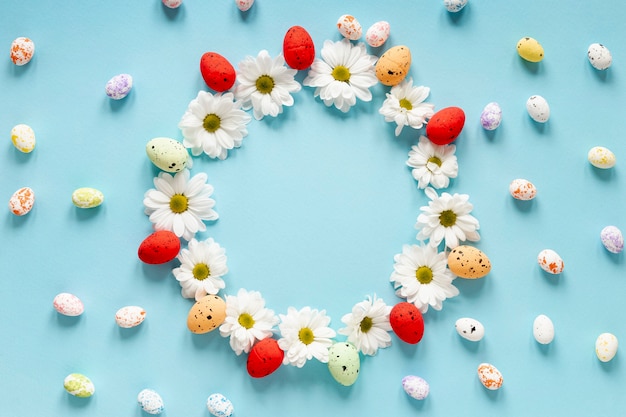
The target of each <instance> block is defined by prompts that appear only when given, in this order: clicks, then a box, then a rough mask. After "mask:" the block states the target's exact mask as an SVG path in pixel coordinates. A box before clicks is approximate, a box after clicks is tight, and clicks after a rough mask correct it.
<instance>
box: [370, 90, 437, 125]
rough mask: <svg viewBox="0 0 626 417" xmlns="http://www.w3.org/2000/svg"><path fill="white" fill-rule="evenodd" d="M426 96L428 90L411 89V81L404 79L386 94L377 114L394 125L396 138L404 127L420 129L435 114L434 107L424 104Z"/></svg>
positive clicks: (428, 92)
mask: <svg viewBox="0 0 626 417" xmlns="http://www.w3.org/2000/svg"><path fill="white" fill-rule="evenodd" d="M428 94H430V88H428V87H424V86H419V87H413V79H411V78H409V79H408V80H407V79H404V81H402V82H401V83H400V84H398V85H396V86H394V87H392V88H391V91H390V92H389V93H387V98H386V99H385V101H384V102H383V106H382V107H381V108H380V110H378V112H379V113H380V114H382V115H383V116H385V121H386V122H395V123H396V125H397V126H396V132H395V133H396V136H399V135H400V132H402V128H403V127H404V126H411V127H412V128H413V129H420V128H421V127H422V126H423V125H424V123H425V122H426V121H427V119H430V118H431V117H432V116H433V114H435V110H434V109H435V105H434V104H431V103H424V100H426V97H428Z"/></svg>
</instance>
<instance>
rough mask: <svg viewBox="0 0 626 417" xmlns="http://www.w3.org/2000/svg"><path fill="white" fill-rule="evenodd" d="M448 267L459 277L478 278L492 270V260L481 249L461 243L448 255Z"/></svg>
mask: <svg viewBox="0 0 626 417" xmlns="http://www.w3.org/2000/svg"><path fill="white" fill-rule="evenodd" d="M448 268H450V271H451V272H452V273H453V274H454V275H456V276H457V277H460V278H469V279H476V278H482V277H484V276H485V275H487V274H488V273H489V271H491V261H490V260H489V258H488V257H487V255H485V254H484V253H483V251H481V250H480V249H476V248H475V247H473V246H467V245H461V246H457V247H456V248H454V249H452V251H451V252H450V254H449V255H448Z"/></svg>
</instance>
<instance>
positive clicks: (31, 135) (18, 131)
mask: <svg viewBox="0 0 626 417" xmlns="http://www.w3.org/2000/svg"><path fill="white" fill-rule="evenodd" d="M11 142H13V146H15V148H16V149H17V150H18V151H20V152H23V153H30V152H32V151H33V150H34V149H35V145H36V143H37V141H36V140H35V131H34V130H33V129H32V128H31V127H30V126H28V125H25V124H19V125H16V126H13V129H11Z"/></svg>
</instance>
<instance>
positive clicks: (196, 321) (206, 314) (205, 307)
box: [187, 295, 226, 334]
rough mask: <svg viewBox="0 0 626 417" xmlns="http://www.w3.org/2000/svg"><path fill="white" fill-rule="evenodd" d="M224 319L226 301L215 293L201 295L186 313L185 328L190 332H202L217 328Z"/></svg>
mask: <svg viewBox="0 0 626 417" xmlns="http://www.w3.org/2000/svg"><path fill="white" fill-rule="evenodd" d="M224 320H226V302H224V300H223V299H222V298H220V297H219V296H217V295H207V296H205V297H202V298H201V299H199V300H198V301H196V303H195V304H194V305H193V306H192V307H191V309H190V310H189V314H188V315H187V328H188V329H189V330H191V332H192V333H196V334H203V333H208V332H210V331H213V330H215V329H217V328H218V327H219V326H220V325H221V324H222V323H224Z"/></svg>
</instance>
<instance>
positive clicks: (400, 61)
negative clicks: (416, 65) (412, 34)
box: [376, 45, 411, 86]
mask: <svg viewBox="0 0 626 417" xmlns="http://www.w3.org/2000/svg"><path fill="white" fill-rule="evenodd" d="M410 67H411V50H410V49H409V47H408V46H404V45H399V46H393V47H391V48H389V49H387V51H386V52H385V53H384V54H382V56H381V57H380V58H379V59H378V62H376V78H378V81H380V83H381V84H383V85H387V86H394V85H398V84H400V83H401V82H402V80H404V79H405V78H406V76H407V74H408V73H409V68H410Z"/></svg>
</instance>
